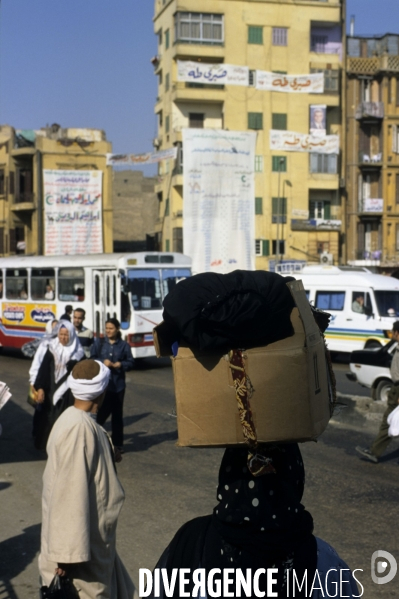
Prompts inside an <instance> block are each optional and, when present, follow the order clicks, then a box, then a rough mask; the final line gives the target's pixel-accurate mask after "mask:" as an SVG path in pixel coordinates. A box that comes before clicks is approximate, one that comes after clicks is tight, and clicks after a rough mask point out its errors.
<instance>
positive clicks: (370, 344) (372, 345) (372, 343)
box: [365, 341, 382, 349]
mask: <svg viewBox="0 0 399 599" xmlns="http://www.w3.org/2000/svg"><path fill="white" fill-rule="evenodd" d="M381 347H382V345H381V343H379V342H378V341H367V343H366V345H365V349H376V348H378V349H380V348H381Z"/></svg>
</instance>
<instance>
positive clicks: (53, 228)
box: [43, 169, 103, 256]
mask: <svg viewBox="0 0 399 599" xmlns="http://www.w3.org/2000/svg"><path fill="white" fill-rule="evenodd" d="M43 184H44V218H45V255H46V256H60V255H73V254H100V253H102V251H103V232H102V171H77V170H76V171H63V170H46V169H45V170H43Z"/></svg>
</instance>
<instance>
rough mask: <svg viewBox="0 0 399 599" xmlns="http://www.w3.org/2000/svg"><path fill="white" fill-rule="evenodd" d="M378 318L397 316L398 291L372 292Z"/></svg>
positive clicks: (398, 306)
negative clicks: (378, 314)
mask: <svg viewBox="0 0 399 599" xmlns="http://www.w3.org/2000/svg"><path fill="white" fill-rule="evenodd" d="M374 297H375V300H376V302H377V307H378V312H379V313H380V316H397V315H398V314H399V292H398V291H374Z"/></svg>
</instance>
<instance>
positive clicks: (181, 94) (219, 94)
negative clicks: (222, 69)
mask: <svg viewBox="0 0 399 599" xmlns="http://www.w3.org/2000/svg"><path fill="white" fill-rule="evenodd" d="M224 98H225V90H224V86H217V85H209V86H207V87H206V88H205V89H204V88H203V87H192V86H189V85H188V84H187V83H184V82H183V81H178V82H177V83H174V84H173V85H172V101H173V102H201V104H206V103H209V104H222V103H223V102H224Z"/></svg>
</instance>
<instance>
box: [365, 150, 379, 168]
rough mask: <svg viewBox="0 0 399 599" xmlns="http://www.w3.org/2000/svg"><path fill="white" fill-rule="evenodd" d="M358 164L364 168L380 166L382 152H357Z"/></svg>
mask: <svg viewBox="0 0 399 599" xmlns="http://www.w3.org/2000/svg"><path fill="white" fill-rule="evenodd" d="M359 166H360V168H362V169H364V170H374V169H378V168H381V167H382V152H378V154H366V152H359Z"/></svg>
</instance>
